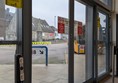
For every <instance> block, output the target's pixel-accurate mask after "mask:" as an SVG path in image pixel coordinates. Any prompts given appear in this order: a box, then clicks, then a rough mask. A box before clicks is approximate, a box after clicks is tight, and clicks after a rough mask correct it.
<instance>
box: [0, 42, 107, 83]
mask: <svg viewBox="0 0 118 83" xmlns="http://www.w3.org/2000/svg"><path fill="white" fill-rule="evenodd" d="M47 47H48V49H49V66H48V67H46V66H45V64H44V62H45V57H44V56H32V60H33V65H32V83H68V60H67V59H68V51H67V49H68V46H67V43H61V44H51V45H47ZM15 49H16V48H15V46H10V47H8V46H7V47H5V46H4V47H0V57H1V58H0V83H14V54H15ZM85 60H86V59H85V55H84V54H79V55H78V54H75V55H74V74H75V76H74V81H75V83H82V82H83V81H85V76H86V75H85V74H86V70H85V69H86V64H85ZM105 61H106V60H105V56H104V55H99V56H98V70H99V71H98V72H99V73H100V72H101V71H104V69H105V67H106V65H105V64H106V62H105Z"/></svg>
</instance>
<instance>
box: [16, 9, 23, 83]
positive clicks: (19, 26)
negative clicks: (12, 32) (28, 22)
mask: <svg viewBox="0 0 118 83" xmlns="http://www.w3.org/2000/svg"><path fill="white" fill-rule="evenodd" d="M16 18H17V23H16V24H17V29H16V30H17V31H16V32H17V42H18V43H17V46H16V54H15V83H20V71H19V61H18V56H17V55H18V54H20V55H22V9H17V12H16Z"/></svg>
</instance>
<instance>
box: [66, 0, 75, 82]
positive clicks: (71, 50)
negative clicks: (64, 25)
mask: <svg viewBox="0 0 118 83" xmlns="http://www.w3.org/2000/svg"><path fill="white" fill-rule="evenodd" d="M74 1H75V0H69V65H68V73H69V76H68V80H69V81H68V83H74Z"/></svg>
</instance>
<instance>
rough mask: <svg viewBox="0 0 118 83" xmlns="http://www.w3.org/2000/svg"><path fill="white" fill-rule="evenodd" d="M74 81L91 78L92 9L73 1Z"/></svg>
mask: <svg viewBox="0 0 118 83" xmlns="http://www.w3.org/2000/svg"><path fill="white" fill-rule="evenodd" d="M74 10H75V17H74V18H75V23H74V25H75V26H74V52H75V54H74V81H75V83H83V82H84V81H87V80H90V79H91V78H92V47H93V46H92V39H93V34H92V33H93V8H92V7H91V6H89V5H85V4H81V3H80V2H78V1H75V9H74Z"/></svg>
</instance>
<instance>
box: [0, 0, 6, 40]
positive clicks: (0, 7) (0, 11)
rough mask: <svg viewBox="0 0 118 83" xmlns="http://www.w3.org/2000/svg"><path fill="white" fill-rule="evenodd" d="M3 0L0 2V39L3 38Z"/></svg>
mask: <svg viewBox="0 0 118 83" xmlns="http://www.w3.org/2000/svg"><path fill="white" fill-rule="evenodd" d="M4 1H5V0H0V39H1V40H4V37H5V2H4Z"/></svg>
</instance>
